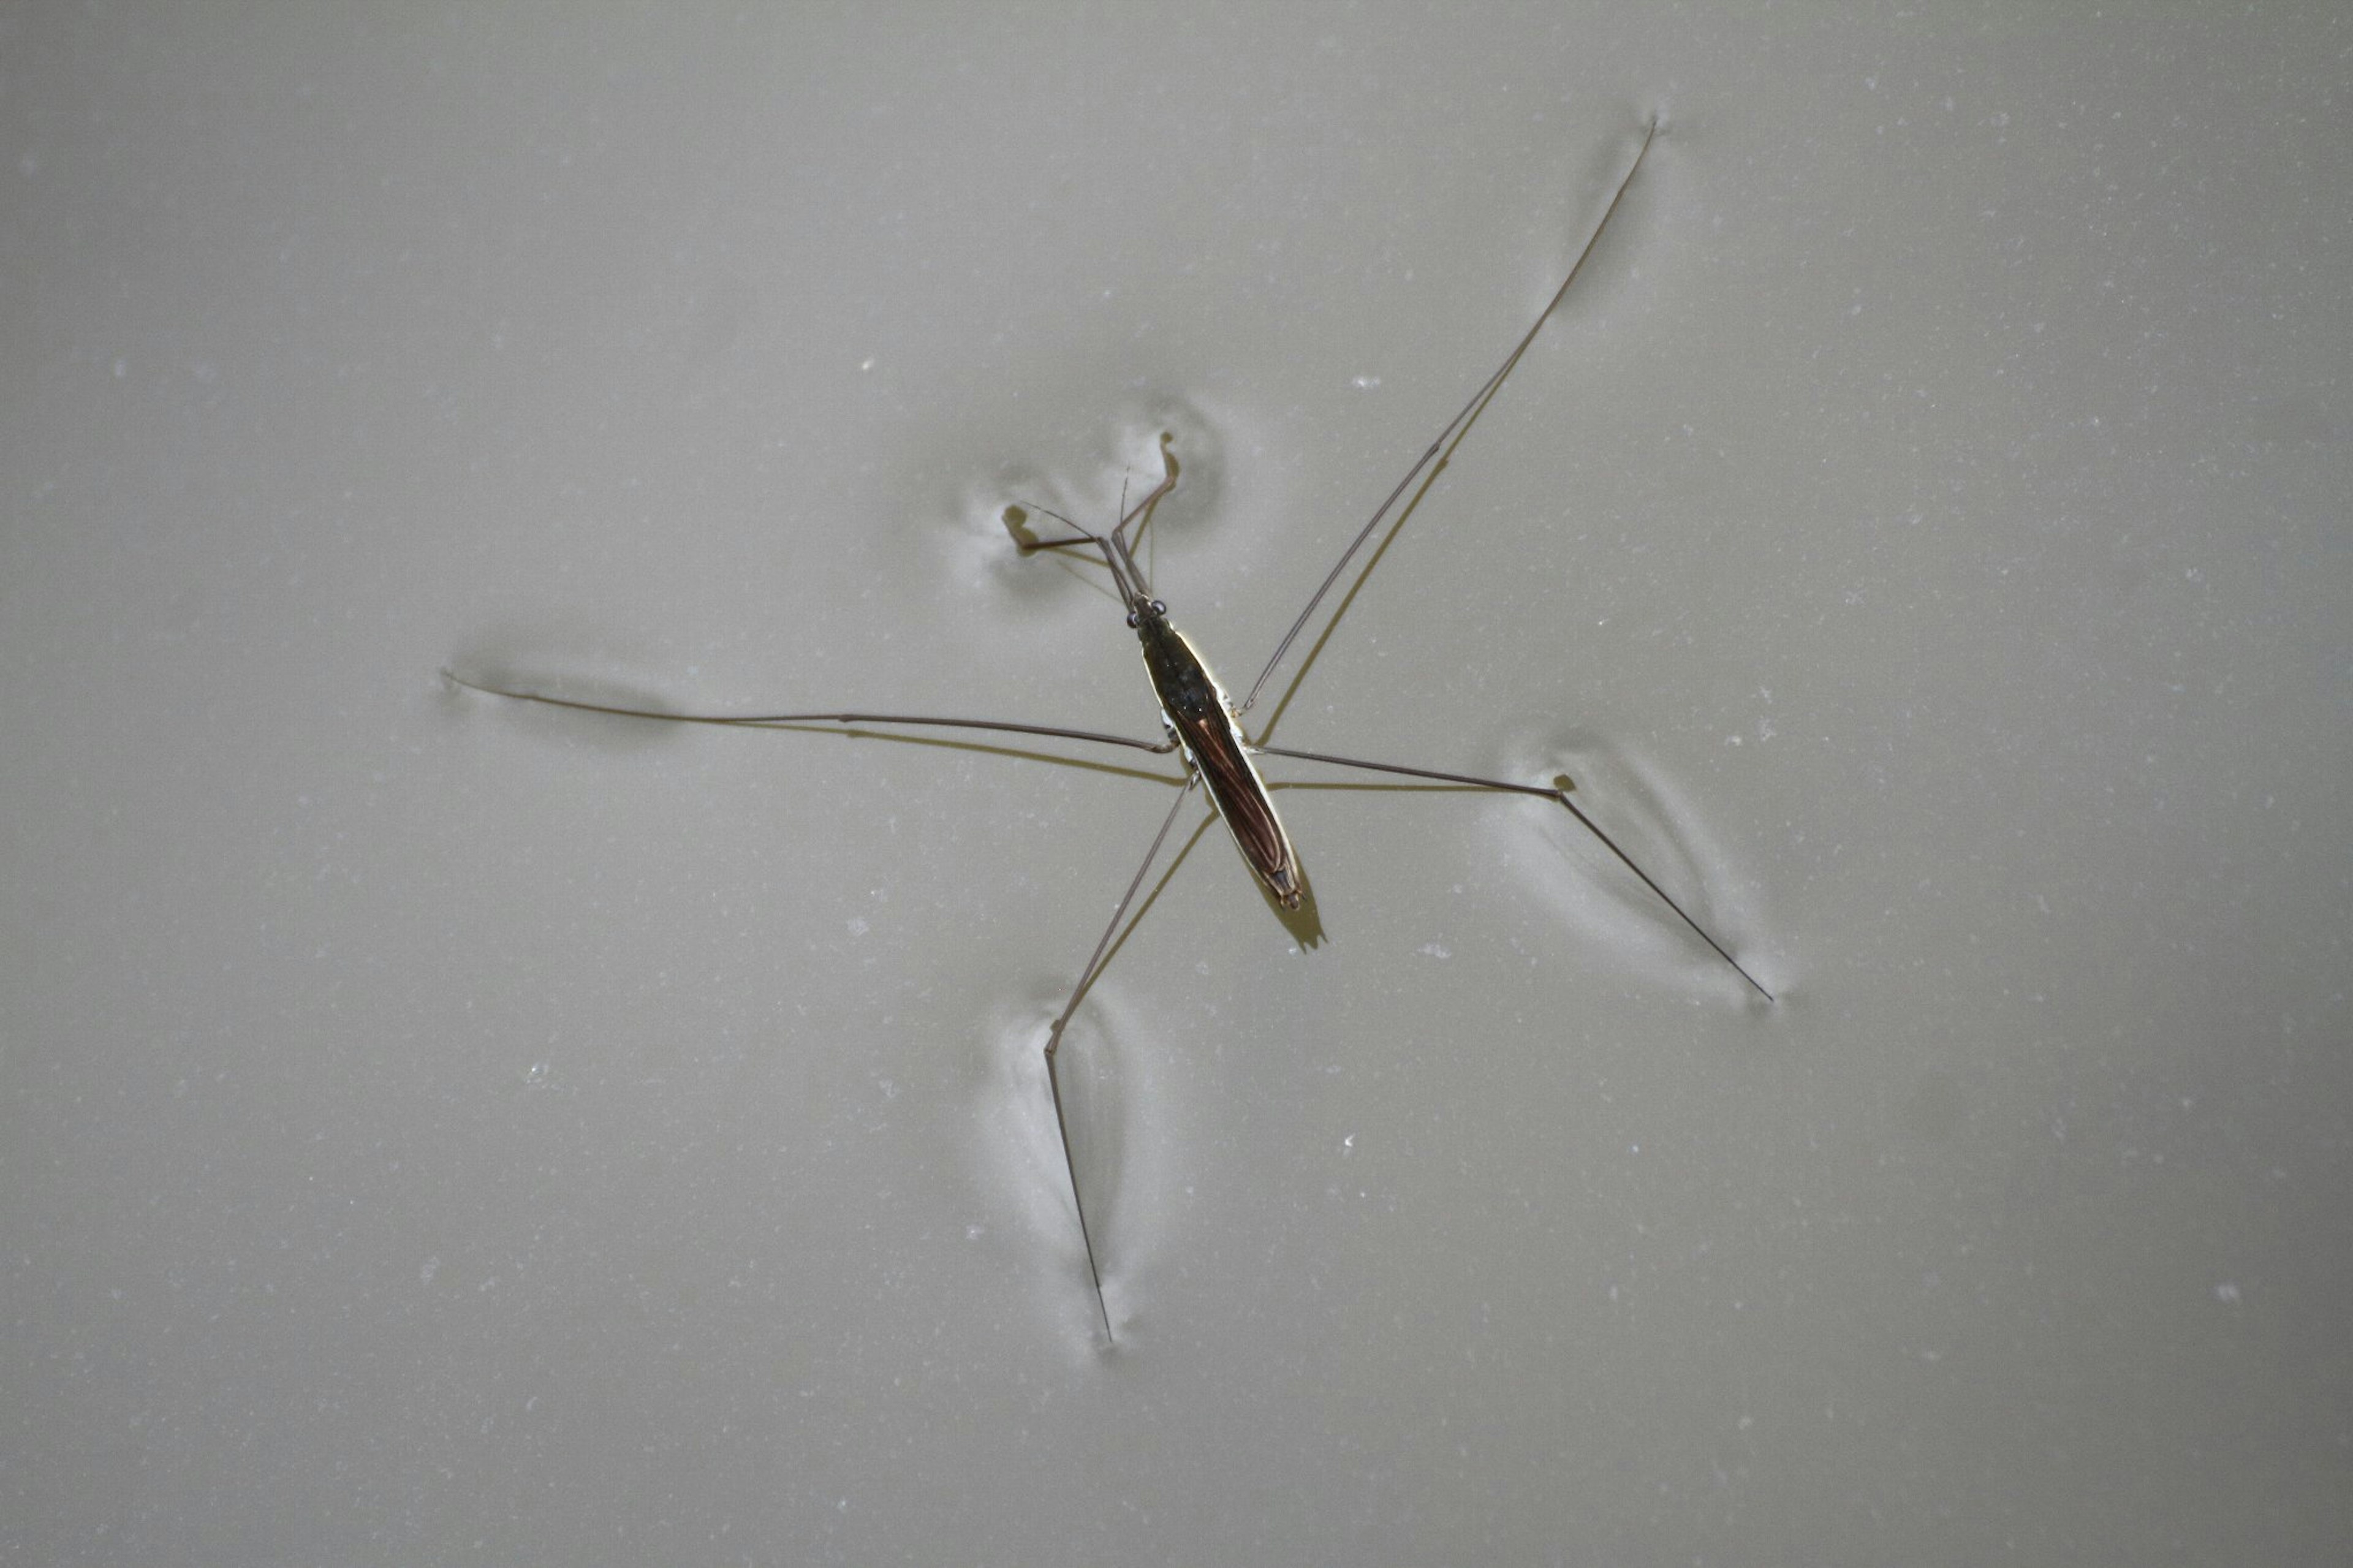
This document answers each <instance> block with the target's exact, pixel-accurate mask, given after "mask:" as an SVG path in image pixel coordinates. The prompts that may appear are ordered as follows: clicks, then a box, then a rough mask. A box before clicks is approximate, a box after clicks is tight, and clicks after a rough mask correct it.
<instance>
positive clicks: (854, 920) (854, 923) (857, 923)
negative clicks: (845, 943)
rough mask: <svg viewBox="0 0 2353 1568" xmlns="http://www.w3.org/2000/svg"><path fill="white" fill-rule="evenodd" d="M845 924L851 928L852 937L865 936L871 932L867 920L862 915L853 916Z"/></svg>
mask: <svg viewBox="0 0 2353 1568" xmlns="http://www.w3.org/2000/svg"><path fill="white" fill-rule="evenodd" d="M844 923H846V924H847V925H848V926H849V934H850V935H852V936H864V935H865V934H866V932H867V931H868V930H869V927H868V926H867V924H866V919H865V917H864V916H862V915H852V916H850V917H849V920H848V921H846V922H844Z"/></svg>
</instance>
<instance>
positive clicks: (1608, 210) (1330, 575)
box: [1234, 115, 1659, 713]
mask: <svg viewBox="0 0 2353 1568" xmlns="http://www.w3.org/2000/svg"><path fill="white" fill-rule="evenodd" d="M1658 134H1659V121H1658V117H1657V116H1656V115H1653V116H1651V125H1650V129H1649V130H1647V131H1645V132H1643V133H1642V144H1641V146H1640V147H1638V148H1636V149H1635V151H1634V161H1633V162H1632V163H1629V164H1628V165H1627V166H1626V175H1625V178H1623V179H1621V180H1620V181H1619V182H1618V188H1617V190H1616V191H1614V192H1612V193H1611V195H1610V197H1609V205H1608V206H1605V207H1603V208H1602V209H1601V219H1600V221H1599V222H1598V223H1596V224H1595V225H1594V226H1593V232H1592V233H1591V234H1589V235H1588V236H1586V238H1585V248H1584V249H1582V250H1580V251H1578V252H1577V259H1576V260H1575V261H1574V262H1572V263H1571V264H1570V265H1569V268H1568V276H1567V277H1566V278H1564V279H1561V280H1560V287H1559V288H1558V289H1554V290H1553V296H1552V298H1551V299H1550V300H1546V302H1545V308H1544V309H1543V310H1539V311H1537V312H1536V319H1535V321H1533V322H1531V323H1529V326H1528V330H1527V331H1526V332H1525V333H1524V334H1523V335H1522V336H1521V338H1520V341H1519V342H1518V343H1517V344H1515V345H1514V347H1513V349H1512V352H1511V353H1508V354H1505V355H1504V363H1501V364H1499V365H1497V366H1496V367H1495V374H1493V375H1491V376H1489V377H1488V378H1487V379H1486V380H1485V381H1483V382H1482V383H1481V384H1480V385H1479V390H1478V391H1476V392H1474V393H1472V395H1471V401H1470V402H1468V403H1466V404H1464V405H1462V409H1461V413H1459V414H1457V415H1455V416H1454V417H1453V418H1451V419H1450V420H1448V421H1447V422H1446V428H1445V429H1443V430H1440V432H1439V433H1438V439H1436V440H1435V441H1432V442H1431V443H1430V447H1429V449H1428V450H1427V451H1425V452H1423V453H1422V455H1421V456H1420V457H1419V458H1415V459H1414V462H1413V467H1411V468H1408V469H1407V470H1406V471H1405V478H1403V479H1399V480H1398V482H1397V488H1396V489H1392V490H1390V491H1389V493H1388V500H1384V501H1382V502H1381V504H1380V506H1379V507H1378V508H1377V509H1376V510H1374V512H1373V515H1372V516H1371V517H1369V518H1367V519H1366V520H1365V526H1364V527H1362V528H1360V529H1358V530H1357V531H1356V537H1355V538H1354V539H1352V540H1350V541H1349V542H1348V548H1347V549H1345V550H1343V551H1342V552H1340V559H1339V560H1337V561H1335V562H1334V563H1332V570H1331V571H1329V572H1327V573H1325V574H1324V581H1323V582H1322V583H1321V584H1318V585H1317V586H1316V589H1315V592H1314V594H1313V595H1310V596H1309V598H1308V600H1307V607H1306V608H1305V609H1303V610H1302V611H1300V612H1299V618H1298V619H1297V620H1295V621H1293V622H1292V623H1291V629H1290V630H1289V631H1287V632H1285V633H1283V634H1282V641H1281V642H1279V643H1277V644H1275V645H1274V653H1273V655H1272V657H1271V658H1268V659H1267V661H1266V668H1264V669H1261V670H1260V671H1259V672H1258V679H1256V680H1254V681H1252V682H1250V695H1249V696H1247V697H1245V698H1243V699H1242V703H1241V706H1240V708H1237V709H1235V710H1234V711H1235V712H1237V713H1247V712H1249V711H1250V707H1251V705H1252V704H1254V703H1256V702H1257V701H1258V694H1259V693H1260V692H1261V691H1263V690H1265V689H1266V683H1267V681H1268V680H1270V679H1272V678H1273V675H1274V672H1275V669H1276V668H1277V667H1278V666H1280V665H1281V664H1282V656H1283V655H1284V654H1287V653H1289V652H1290V651H1291V645H1292V644H1293V643H1294V642H1296V641H1298V640H1299V634H1300V633H1301V632H1303V631H1305V630H1306V629H1307V623H1308V622H1309V621H1310V620H1311V619H1313V618H1314V615H1315V606H1316V605H1320V604H1322V603H1323V602H1324V595H1327V594H1329V593H1331V591H1332V586H1333V584H1335V583H1337V582H1339V580H1340V574H1342V573H1343V572H1345V571H1346V570H1347V569H1348V563H1349V562H1351V561H1353V560H1355V559H1356V552H1357V551H1359V550H1362V549H1363V548H1364V547H1365V541H1366V540H1367V539H1370V538H1371V537H1372V536H1373V531H1374V530H1375V529H1377V528H1378V527H1380V525H1381V519H1383V518H1385V517H1387V516H1388V514H1389V509H1390V508H1391V507H1394V506H1395V505H1397V503H1398V497H1399V496H1401V495H1403V494H1405V493H1406V491H1407V490H1409V489H1412V488H1413V482H1414V480H1416V479H1419V478H1420V477H1421V474H1422V471H1423V470H1424V469H1426V468H1429V467H1430V464H1431V463H1432V462H1436V463H1438V464H1439V466H1440V467H1441V468H1442V467H1444V466H1445V464H1446V463H1447V462H1448V461H1450V460H1451V458H1453V455H1454V448H1455V447H1458V446H1461V443H1462V437H1464V436H1466V435H1468V434H1470V431H1471V424H1472V421H1473V420H1475V419H1477V418H1478V417H1479V414H1480V411H1481V410H1482V409H1483V408H1485V407H1486V405H1487V402H1488V400H1489V399H1490V398H1492V397H1493V396H1494V395H1495V394H1496V393H1497V392H1498V391H1500V390H1501V389H1502V387H1503V384H1504V377H1505V376H1508V375H1510V374H1512V367H1513V366H1514V365H1516V364H1518V363H1520V356H1521V355H1522V354H1525V353H1527V352H1528V345H1529V344H1530V343H1533V342H1535V341H1536V334H1537V333H1538V332H1540V331H1543V330H1544V324H1545V322H1546V321H1547V320H1549V319H1550V318H1551V316H1552V313H1553V311H1555V310H1558V309H1559V308H1560V302H1561V300H1564V299H1566V298H1567V295H1568V286H1569V285H1570V284H1572V283H1574V282H1576V281H1577V274H1578V273H1579V272H1581V271H1583V270H1584V269H1585V262H1586V258H1588V257H1589V256H1591V255H1592V254H1593V247H1595V246H1597V245H1599V244H1600V243H1601V236H1602V232H1603V231H1604V230H1606V229H1607V228H1609V220H1610V218H1611V217H1613V216H1616V215H1617V212H1618V204H1619V203H1620V202H1622V201H1624V200H1625V199H1626V189H1627V187H1628V186H1630V185H1631V184H1633V183H1634V172H1635V171H1636V170H1638V169H1640V168H1641V166H1642V155H1643V154H1644V153H1648V152H1649V151H1650V150H1651V142H1652V141H1654V140H1656V139H1657V137H1658ZM1408 510H1411V509H1410V508H1408ZM1366 570H1367V571H1370V570H1371V568H1369V567H1367V568H1366Z"/></svg>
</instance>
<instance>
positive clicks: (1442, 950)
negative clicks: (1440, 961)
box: [1414, 942, 1454, 958]
mask: <svg viewBox="0 0 2353 1568" xmlns="http://www.w3.org/2000/svg"><path fill="white" fill-rule="evenodd" d="M1414 951H1415V952H1419V953H1420V954H1421V956H1422V957H1424V958H1451V957H1453V956H1454V954H1453V953H1451V952H1448V951H1447V948H1446V944H1445V943H1443V942H1423V943H1422V944H1421V945H1420V946H1419V947H1418V948H1416V949H1415V950H1414Z"/></svg>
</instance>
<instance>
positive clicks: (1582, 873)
mask: <svg viewBox="0 0 2353 1568" xmlns="http://www.w3.org/2000/svg"><path fill="white" fill-rule="evenodd" d="M1562 775H1566V776H1567V777H1568V778H1569V779H1570V780H1572V781H1573V784H1574V788H1573V789H1572V790H1571V792H1570V795H1569V798H1570V799H1572V800H1574V801H1575V802H1576V803H1577V806H1578V808H1579V809H1580V810H1582V811H1583V812H1584V813H1585V814H1586V815H1587V816H1590V817H1591V818H1592V819H1593V820H1594V823H1595V824H1596V826H1599V828H1600V829H1601V830H1602V831H1603V832H1605V833H1608V834H1609V836H1610V837H1611V838H1612V839H1614V840H1616V842H1617V844H1618V847H1620V849H1623V850H1624V851H1625V852H1626V854H1627V855H1628V856H1629V857H1630V858H1632V859H1633V860H1634V861H1635V862H1636V864H1638V865H1640V866H1641V868H1642V869H1643V870H1644V871H1647V872H1648V873H1649V874H1650V875H1651V878H1652V879H1654V880H1655V881H1657V882H1658V884H1659V885H1660V887H1662V888H1663V889H1666V891H1667V892H1668V893H1669V894H1671V895H1672V897H1673V898H1674V900H1675V901H1676V902H1677V903H1679V904H1681V905H1682V906H1683V910H1685V912H1687V913H1688V914H1689V915H1690V916H1691V918H1692V919H1693V920H1694V921H1698V922H1699V924H1701V925H1702V926H1704V927H1705V928H1706V929H1707V931H1709V932H1710V933H1711V934H1713V935H1714V936H1715V940H1716V941H1718V942H1722V943H1723V944H1724V945H1725V947H1726V948H1727V949H1729V950H1730V951H1731V952H1732V953H1733V955H1734V956H1735V957H1736V958H1738V959H1740V960H1741V961H1742V963H1745V964H1746V965H1747V966H1748V968H1749V969H1750V971H1751V972H1752V973H1754V972H1755V971H1756V969H1757V963H1756V962H1755V959H1756V953H1755V942H1754V940H1753V933H1752V932H1751V931H1749V930H1748V928H1747V922H1746V920H1745V919H1744V918H1743V910H1742V905H1741V901H1740V900H1739V898H1738V897H1737V896H1736V895H1737V894H1738V893H1739V892H1740V891H1743V890H1744V889H1739V888H1738V887H1737V886H1736V879H1735V876H1734V872H1733V869H1732V866H1731V863H1730V862H1729V861H1728V860H1727V859H1726V858H1725V856H1724V855H1723V854H1722V853H1721V852H1720V851H1719V850H1718V849H1717V847H1716V846H1715V841H1714V839H1713V838H1712V837H1711V836H1710V835H1709V834H1708V833H1707V832H1706V830H1705V828H1704V826H1703V825H1702V823H1701V822H1700V820H1699V818H1698V816H1696V814H1695V813H1694V811H1693V809H1692V807H1691V805H1690V803H1689V802H1688V801H1687V800H1685V799H1684V798H1683V795H1681V793H1680V792H1678V791H1677V790H1676V789H1675V788H1674V787H1673V786H1672V784H1670V783H1669V782H1668V781H1667V780H1666V779H1665V778H1664V776H1663V775H1662V774H1661V773H1659V772H1658V771H1657V770H1656V769H1654V768H1652V767H1651V765H1650V764H1649V763H1646V762H1645V761H1643V760H1642V759H1641V757H1640V756H1639V755H1638V754H1637V753H1635V752H1632V751H1630V750H1629V749H1628V748H1626V747H1624V746H1622V745H1620V744H1617V743H1615V742H1605V741H1602V740H1600V739H1599V738H1598V737H1596V736H1593V735H1592V734H1590V733H1588V732H1586V731H1577V730H1560V731H1540V732H1532V733H1529V734H1527V735H1525V736H1523V737H1521V738H1520V739H1519V740H1517V741H1515V742H1514V743H1513V744H1512V745H1511V746H1510V747H1509V748H1508V749H1507V750H1506V752H1505V753H1504V760H1503V762H1502V763H1501V765H1500V767H1499V770H1498V776H1500V777H1504V778H1510V779H1526V780H1529V781H1531V782H1535V781H1539V780H1549V779H1553V778H1556V777H1559V776H1562ZM1483 821H1484V823H1485V824H1486V826H1483V827H1482V833H1483V834H1484V836H1485V837H1486V839H1487V842H1488V845H1489V847H1490V848H1491V849H1492V851H1493V853H1494V854H1496V855H1497V856H1499V857H1500V858H1502V859H1503V861H1504V864H1505V865H1506V866H1507V867H1508V868H1510V870H1511V872H1512V874H1513V875H1514V877H1515V878H1517V879H1519V881H1520V882H1521V883H1522V885H1524V886H1525V887H1526V888H1527V889H1529V891H1530V892H1532V893H1533V894H1535V897H1536V898H1537V899H1538V900H1541V901H1542V902H1543V903H1544V905H1545V906H1546V908H1547V909H1549V910H1552V911H1553V912H1554V913H1555V914H1556V916H1558V917H1559V918H1560V920H1561V921H1562V922H1563V923H1564V924H1565V925H1566V926H1567V927H1568V929H1569V932H1570V933H1573V936H1574V940H1575V941H1577V942H1578V943H1579V944H1580V945H1583V946H1586V947H1588V948H1591V949H1595V950H1599V952H1604V953H1606V954H1607V955H1608V956H1609V961H1610V963H1613V964H1615V965H1617V966H1619V967H1621V968H1624V969H1627V970H1631V971H1634V972H1637V973H1644V974H1649V975H1653V976H1656V977H1657V978H1659V979H1661V980H1662V981H1663V980H1670V979H1672V980H1674V981H1676V982H1678V983H1681V984H1692V985H1694V986H1703V985H1704V986H1712V987H1715V988H1716V989H1720V990H1722V991H1723V993H1724V994H1725V995H1726V996H1741V995H1746V996H1752V997H1753V996H1755V995H1756V993H1755V992H1754V991H1752V990H1750V989H1749V987H1748V985H1747V984H1746V982H1745V981H1743V980H1742V979H1741V977H1740V975H1739V973H1738V972H1737V971H1736V970H1734V969H1733V968H1732V966H1731V965H1729V964H1727V963H1725V962H1724V961H1723V959H1721V958H1720V957H1718V956H1717V955H1716V954H1715V953H1714V952H1711V951H1709V949H1708V947H1707V944H1706V943H1705V942H1702V941H1701V940H1700V939H1699V938H1698V937H1697V936H1695V935H1694V934H1693V932H1692V930H1691V928H1690V927H1689V926H1687V925H1685V924H1684V923H1683V921H1682V920H1681V919H1679V918H1678V917H1677V916H1676V914H1675V912H1674V910H1672V909H1669V908H1668V907H1667V906H1666V904H1665V903H1663V902H1662V900H1660V898H1659V896H1658V895H1657V894H1656V893H1654V892H1652V891H1651V889H1649V888H1647V887H1644V886H1643V885H1642V882H1641V879H1639V878H1638V877H1636V876H1635V875H1634V874H1633V873H1632V872H1631V871H1630V870H1628V869H1627V868H1626V867H1625V866H1624V865H1623V864H1622V863H1621V862H1620V860H1619V859H1618V858H1617V857H1616V856H1614V855H1612V854H1611V853H1610V852H1609V848H1608V847H1606V846H1605V845H1603V844H1602V843H1601V842H1600V841H1599V839H1597V838H1596V837H1594V836H1593V835H1592V834H1591V833H1590V832H1588V831H1587V829H1586V827H1585V826H1584V825H1583V824H1582V823H1580V822H1578V821H1577V818H1576V817H1574V816H1570V815H1569V814H1568V813H1567V812H1566V811H1564V810H1562V809H1561V808H1560V807H1559V806H1558V805H1551V804H1548V803H1546V802H1545V801H1542V800H1538V799H1535V798H1534V797H1529V798H1527V799H1525V800H1521V801H1515V802H1514V803H1513V804H1512V806H1511V808H1510V809H1508V810H1505V811H1500V812H1496V813H1493V814H1492V815H1490V816H1487V817H1485V818H1484V819H1483ZM1758 977H1759V978H1760V979H1762V980H1763V981H1764V982H1765V984H1767V985H1768V986H1772V985H1775V981H1774V980H1773V978H1772V977H1770V976H1768V975H1762V974H1760V975H1759V976H1758ZM1776 989H1777V990H1778V986H1776Z"/></svg>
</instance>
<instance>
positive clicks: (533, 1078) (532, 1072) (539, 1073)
mask: <svg viewBox="0 0 2353 1568" xmlns="http://www.w3.org/2000/svg"><path fill="white" fill-rule="evenodd" d="M552 1071H554V1068H550V1067H549V1066H548V1065H547V1064H546V1063H545V1062H533V1063H532V1064H531V1066H530V1067H528V1068H525V1069H524V1070H523V1075H522V1081H523V1082H524V1083H526V1084H529V1085H530V1086H531V1087H532V1088H533V1089H537V1088H538V1087H539V1086H540V1085H541V1084H543V1083H545V1082H546V1081H547V1075H548V1074H549V1073H550V1072H552Z"/></svg>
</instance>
